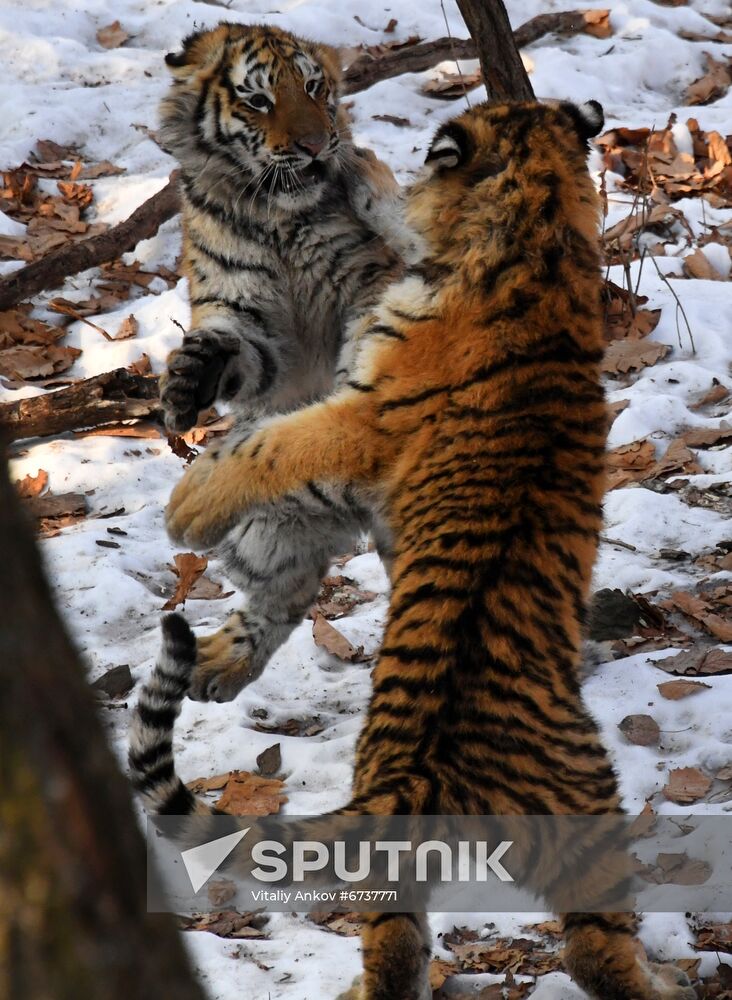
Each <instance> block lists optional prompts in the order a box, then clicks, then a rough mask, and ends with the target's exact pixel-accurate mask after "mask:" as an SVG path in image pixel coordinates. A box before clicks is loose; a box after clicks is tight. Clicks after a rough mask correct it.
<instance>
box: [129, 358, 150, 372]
mask: <svg viewBox="0 0 732 1000" xmlns="http://www.w3.org/2000/svg"><path fill="white" fill-rule="evenodd" d="M127 371H128V372H132V373H133V375H149V374H150V373H151V372H152V365H151V364H150V358H149V357H148V356H147V354H141V355H140V357H139V358H138V359H137V361H132V362H130V364H129V365H127Z"/></svg>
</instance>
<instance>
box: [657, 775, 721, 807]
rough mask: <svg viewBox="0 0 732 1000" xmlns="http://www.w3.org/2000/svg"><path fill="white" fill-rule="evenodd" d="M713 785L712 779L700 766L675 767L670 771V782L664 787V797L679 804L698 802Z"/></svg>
mask: <svg viewBox="0 0 732 1000" xmlns="http://www.w3.org/2000/svg"><path fill="white" fill-rule="evenodd" d="M711 787H712V779H711V778H709V777H708V776H707V775H706V774H703V773H702V772H701V771H700V770H699V768H698V767H675V768H674V769H673V770H672V771H669V776H668V784H667V785H664V787H663V794H664V797H665V798H667V799H669V801H671V802H676V803H678V804H679V805H689V804H690V803H692V802H698V801H699V799H701V798H703V797H704V796H705V795H706V794H707V792H708V791H709V789H710V788H711Z"/></svg>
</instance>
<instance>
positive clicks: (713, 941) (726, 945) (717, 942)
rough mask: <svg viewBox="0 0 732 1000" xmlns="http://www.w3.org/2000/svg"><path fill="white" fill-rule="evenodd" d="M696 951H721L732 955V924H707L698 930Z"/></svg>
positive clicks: (693, 946)
mask: <svg viewBox="0 0 732 1000" xmlns="http://www.w3.org/2000/svg"><path fill="white" fill-rule="evenodd" d="M692 948H693V949H694V951H721V952H723V953H725V954H728V955H729V954H732V923H728V924H707V925H706V926H703V927H698V928H697V930H696V943H695V944H692Z"/></svg>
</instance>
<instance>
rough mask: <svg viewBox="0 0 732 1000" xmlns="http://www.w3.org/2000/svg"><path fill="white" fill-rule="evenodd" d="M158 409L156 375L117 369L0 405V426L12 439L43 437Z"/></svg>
mask: <svg viewBox="0 0 732 1000" xmlns="http://www.w3.org/2000/svg"><path fill="white" fill-rule="evenodd" d="M159 408H160V403H159V401H158V380H157V377H156V376H155V375H134V374H133V373H132V372H128V371H127V370H126V369H125V368H117V369H115V371H111V372H105V373H104V374H103V375H95V376H94V377H93V378H87V379H83V380H82V381H81V382H76V383H75V384H74V385H70V386H67V387H66V388H65V389H58V390H56V391H55V392H47V393H45V394H44V395H43V396H34V397H33V398H32V399H20V400H18V401H17V402H14V403H2V404H0V427H2V428H3V431H4V433H5V434H6V436H7V437H8V438H9V439H11V440H17V439H18V438H29V437H46V436H48V435H49V434H61V433H63V432H64V431H72V430H76V429H77V428H79V427H97V426H99V424H108V423H111V422H113V421H116V420H130V419H132V418H134V417H148V416H150V414H151V413H154V412H155V411H156V410H158V409H159Z"/></svg>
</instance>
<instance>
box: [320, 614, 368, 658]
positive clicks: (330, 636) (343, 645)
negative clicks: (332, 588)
mask: <svg viewBox="0 0 732 1000" xmlns="http://www.w3.org/2000/svg"><path fill="white" fill-rule="evenodd" d="M313 640H314V641H315V645H316V646H320V647H321V649H324V650H325V651H326V652H328V653H330V654H331V656H337V657H338V659H339V660H345V661H346V662H347V663H358V662H360V661H362V660H365V659H367V657H365V656H364V653H363V646H352V645H351V643H350V642H349V641H348V639H346V637H345V635H343V633H342V632H339V631H338V629H337V628H334V627H333V626H332V625H331V623H330V622H329V621H328V620H327V619H326V618H325V617H324V616H323V615H321V614H319V612H317V611H316V612H315V617H314V620H313Z"/></svg>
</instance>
